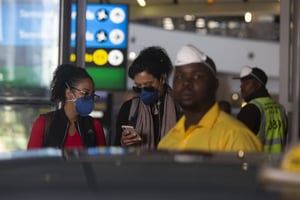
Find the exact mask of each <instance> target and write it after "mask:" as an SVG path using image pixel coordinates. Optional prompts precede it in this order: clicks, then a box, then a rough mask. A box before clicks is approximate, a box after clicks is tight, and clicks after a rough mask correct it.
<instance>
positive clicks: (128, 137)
mask: <svg viewBox="0 0 300 200" xmlns="http://www.w3.org/2000/svg"><path fill="white" fill-rule="evenodd" d="M121 127H122V129H123V132H122V136H121V144H122V145H125V146H130V145H133V144H136V143H139V142H140V141H142V138H141V136H140V135H139V134H138V133H137V132H136V130H135V129H134V127H133V126H129V125H122V126H121Z"/></svg>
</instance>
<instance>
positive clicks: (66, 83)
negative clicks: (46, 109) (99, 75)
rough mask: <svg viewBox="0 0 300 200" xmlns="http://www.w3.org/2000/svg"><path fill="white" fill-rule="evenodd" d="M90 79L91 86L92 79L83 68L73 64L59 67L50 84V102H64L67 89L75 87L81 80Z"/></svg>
mask: <svg viewBox="0 0 300 200" xmlns="http://www.w3.org/2000/svg"><path fill="white" fill-rule="evenodd" d="M87 78H88V79H90V80H91V81H92V82H93V84H94V81H93V79H92V77H91V76H90V75H89V74H88V73H87V71H86V70H85V69H84V68H81V67H78V66H77V65H74V64H62V65H59V66H58V67H57V68H56V70H55V72H54V76H53V79H52V82H51V97H50V100H51V102H54V103H57V102H60V101H62V102H65V101H66V96H65V91H66V89H67V88H68V87H70V88H72V87H76V85H77V84H79V82H80V81H81V80H83V79H87Z"/></svg>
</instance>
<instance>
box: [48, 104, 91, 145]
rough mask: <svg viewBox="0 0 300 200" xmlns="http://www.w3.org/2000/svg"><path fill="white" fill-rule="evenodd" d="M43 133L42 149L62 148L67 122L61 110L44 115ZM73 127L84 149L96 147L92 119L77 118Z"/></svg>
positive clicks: (66, 131) (88, 117)
mask: <svg viewBox="0 0 300 200" xmlns="http://www.w3.org/2000/svg"><path fill="white" fill-rule="evenodd" d="M44 116H45V118H46V121H45V131H44V140H43V147H58V148H61V149H62V148H63V147H64V143H65V139H66V137H67V134H68V128H69V120H68V118H67V116H66V114H65V112H64V110H63V109H60V110H57V111H53V112H49V113H46V114H44ZM75 126H76V129H77V131H78V132H79V135H80V137H81V140H82V143H83V146H84V147H95V146H97V138H96V131H95V128H94V123H93V118H92V117H90V116H87V117H82V116H79V117H78V120H77V121H76V122H75Z"/></svg>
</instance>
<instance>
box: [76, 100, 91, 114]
mask: <svg viewBox="0 0 300 200" xmlns="http://www.w3.org/2000/svg"><path fill="white" fill-rule="evenodd" d="M74 102H75V104H76V111H77V112H78V114H79V115H80V116H88V115H89V114H90V113H91V112H92V111H93V110H94V105H95V103H94V99H93V97H91V96H85V97H81V98H78V99H75V100H74Z"/></svg>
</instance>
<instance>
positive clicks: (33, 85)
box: [0, 0, 59, 99]
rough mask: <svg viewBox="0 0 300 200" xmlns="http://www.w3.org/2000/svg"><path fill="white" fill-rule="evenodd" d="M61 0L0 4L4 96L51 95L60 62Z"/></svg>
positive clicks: (1, 87)
mask: <svg viewBox="0 0 300 200" xmlns="http://www.w3.org/2000/svg"><path fill="white" fill-rule="evenodd" d="M58 33H59V0H51V1H49V0H2V1H0V51H1V54H0V96H1V99H3V98H7V97H26V98H31V99H39V98H43V97H46V96H49V85H50V81H51V78H52V72H53V71H54V69H55V67H56V66H57V62H58Z"/></svg>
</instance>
